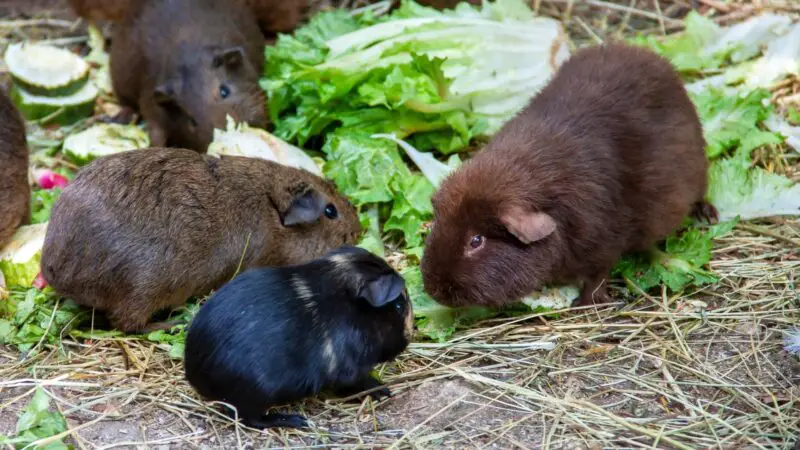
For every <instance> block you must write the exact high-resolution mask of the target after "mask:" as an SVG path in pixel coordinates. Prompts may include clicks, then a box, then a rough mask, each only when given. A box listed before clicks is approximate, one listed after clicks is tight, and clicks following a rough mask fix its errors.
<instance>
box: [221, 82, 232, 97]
mask: <svg viewBox="0 0 800 450" xmlns="http://www.w3.org/2000/svg"><path fill="white" fill-rule="evenodd" d="M229 95H231V88H229V87H228V86H226V85H224V84H222V85H220V86H219V96H220V97H222V98H223V99H225V98H228V96H229Z"/></svg>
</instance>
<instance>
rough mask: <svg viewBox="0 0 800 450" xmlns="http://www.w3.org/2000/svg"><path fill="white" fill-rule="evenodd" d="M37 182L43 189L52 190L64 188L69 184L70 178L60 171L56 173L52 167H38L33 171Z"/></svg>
mask: <svg viewBox="0 0 800 450" xmlns="http://www.w3.org/2000/svg"><path fill="white" fill-rule="evenodd" d="M33 177H34V178H35V179H36V184H38V185H39V187H41V188H42V189H45V190H50V189H53V188H56V187H57V188H64V187H66V186H67V184H69V180H68V179H67V177H65V176H64V175H61V174H60V173H55V172H53V171H52V170H50V169H37V170H36V171H34V172H33Z"/></svg>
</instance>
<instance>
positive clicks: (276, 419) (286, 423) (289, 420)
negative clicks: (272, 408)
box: [242, 413, 309, 430]
mask: <svg viewBox="0 0 800 450" xmlns="http://www.w3.org/2000/svg"><path fill="white" fill-rule="evenodd" d="M242 423H244V424H245V425H247V426H248V427H250V428H256V429H259V430H264V429H267V428H309V426H308V420H306V418H305V417H303V416H301V415H299V414H281V413H269V414H264V415H262V416H258V417H243V418H242Z"/></svg>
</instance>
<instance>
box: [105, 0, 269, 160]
mask: <svg viewBox="0 0 800 450" xmlns="http://www.w3.org/2000/svg"><path fill="white" fill-rule="evenodd" d="M263 68H264V36H263V35H262V34H261V31H260V29H259V27H258V23H257V22H256V19H255V17H254V16H253V14H252V13H251V12H250V10H249V9H248V7H247V5H246V4H245V3H244V0H141V1H138V2H136V3H134V4H131V5H130V6H129V9H128V12H127V13H126V15H125V18H124V20H122V21H121V22H119V23H117V24H116V25H115V27H114V33H113V37H112V43H111V56H110V70H111V81H112V85H113V88H114V92H115V93H116V95H117V97H118V98H119V100H120V102H121V103H122V104H123V105H125V106H128V107H130V108H133V109H138V110H139V111H140V112H141V114H142V116H143V117H144V118H145V120H146V121H147V123H148V127H149V130H150V141H151V145H152V146H153V147H162V146H169V147H180V148H188V149H192V150H195V151H198V152H201V153H205V152H206V150H207V149H208V144H209V143H211V140H212V138H213V132H214V128H224V127H225V123H226V116H227V115H230V116H231V117H233V118H234V119H236V120H237V121H239V122H247V123H249V124H250V125H253V126H257V127H264V126H266V122H267V119H266V103H265V97H264V93H263V91H262V90H261V88H260V87H259V86H258V79H259V76H260V74H261V72H262V71H263Z"/></svg>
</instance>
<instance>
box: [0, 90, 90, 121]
mask: <svg viewBox="0 0 800 450" xmlns="http://www.w3.org/2000/svg"><path fill="white" fill-rule="evenodd" d="M10 93H11V99H12V101H13V102H14V104H15V105H17V108H19V110H20V112H21V113H22V115H23V116H24V117H25V119H27V120H41V121H42V123H43V124H48V123H58V124H60V125H71V124H73V123H75V122H77V121H78V120H80V119H84V118H86V117H88V116H90V115H91V114H92V112H93V111H94V102H95V99H96V98H97V95H98V90H97V88H96V87H95V86H94V84H93V83H86V84H84V85H83V87H82V88H81V89H80V90H79V91H78V92H75V93H74V94H72V95H67V96H64V97H44V96H41V95H34V94H32V93H30V92H28V91H26V90H24V89H23V88H21V87H20V86H16V85H14V86H12V87H11V90H10Z"/></svg>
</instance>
